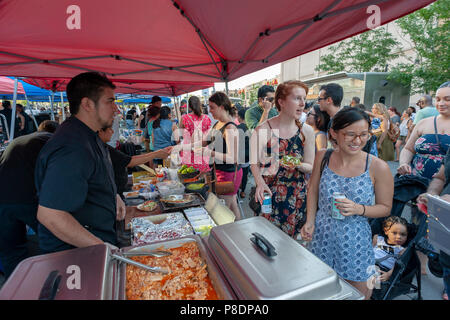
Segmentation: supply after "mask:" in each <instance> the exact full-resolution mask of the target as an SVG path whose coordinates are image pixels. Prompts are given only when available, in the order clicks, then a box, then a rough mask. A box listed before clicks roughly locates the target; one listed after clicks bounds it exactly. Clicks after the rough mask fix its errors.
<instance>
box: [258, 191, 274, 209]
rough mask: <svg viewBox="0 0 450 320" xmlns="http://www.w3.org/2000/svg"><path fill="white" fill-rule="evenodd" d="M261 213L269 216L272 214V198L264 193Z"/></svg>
mask: <svg viewBox="0 0 450 320" xmlns="http://www.w3.org/2000/svg"><path fill="white" fill-rule="evenodd" d="M261 213H264V214H271V213H272V197H271V195H270V194H268V193H266V192H264V199H263V203H262V206H261Z"/></svg>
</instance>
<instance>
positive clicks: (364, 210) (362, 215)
mask: <svg viewBox="0 0 450 320" xmlns="http://www.w3.org/2000/svg"><path fill="white" fill-rule="evenodd" d="M362 206H363V213H362V214H360V216H361V217H364V215H365V214H366V206H365V205H363V204H362Z"/></svg>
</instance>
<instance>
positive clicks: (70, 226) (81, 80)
mask: <svg viewBox="0 0 450 320" xmlns="http://www.w3.org/2000/svg"><path fill="white" fill-rule="evenodd" d="M114 89H115V86H114V84H113V83H112V82H111V81H110V80H108V79H107V78H106V77H105V76H103V75H101V74H99V73H97V72H86V73H82V74H79V75H77V76H76V77H74V78H73V79H72V80H71V81H70V82H69V84H68V85H67V99H68V100H69V106H70V113H71V117H70V118H68V119H67V120H66V121H64V122H63V123H62V124H61V125H60V127H59V129H58V130H57V131H56V132H55V134H54V135H53V137H52V139H50V140H49V141H48V142H47V144H46V145H45V146H44V147H43V148H42V150H41V152H40V154H39V157H38V159H37V162H36V170H35V181H36V189H37V192H38V198H39V206H38V211H37V219H38V221H39V226H38V235H39V246H40V248H41V250H42V251H43V252H44V253H50V252H56V251H61V250H67V249H72V248H76V247H88V246H92V245H97V244H103V243H110V244H112V245H115V244H116V243H117V236H116V219H117V220H122V219H123V218H124V216H125V210H124V209H125V208H124V206H123V202H122V200H121V199H120V197H118V195H117V192H116V184H115V183H114V172H113V167H112V164H111V159H110V157H109V153H108V150H107V148H106V146H105V145H104V143H103V142H102V141H101V140H100V138H99V137H98V134H97V132H98V131H99V130H100V129H101V128H104V127H107V126H111V125H112V123H113V120H114V116H115V114H116V113H117V112H118V109H117V106H116V104H115V102H114V101H115V97H114Z"/></svg>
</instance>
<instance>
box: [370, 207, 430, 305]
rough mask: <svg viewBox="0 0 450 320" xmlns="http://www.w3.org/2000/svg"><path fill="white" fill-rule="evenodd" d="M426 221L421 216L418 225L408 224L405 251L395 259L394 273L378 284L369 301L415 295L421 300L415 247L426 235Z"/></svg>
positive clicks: (419, 276) (419, 275) (417, 258)
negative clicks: (414, 282)
mask: <svg viewBox="0 0 450 320" xmlns="http://www.w3.org/2000/svg"><path fill="white" fill-rule="evenodd" d="M426 220H427V217H426V215H424V214H422V215H421V217H420V218H419V225H415V224H412V223H409V224H408V239H407V242H406V249H405V251H404V252H403V254H402V255H400V256H399V257H398V258H397V259H396V262H395V266H394V271H393V272H392V275H391V277H390V278H389V280H388V281H386V282H382V283H380V286H379V288H374V290H373V293H372V297H371V299H373V300H392V299H394V298H396V297H398V296H400V295H404V294H410V293H417V300H422V294H421V267H420V260H419V257H418V256H417V249H418V246H417V245H418V243H419V241H420V240H421V239H422V238H423V237H424V236H425V235H426V232H427V224H426ZM378 262H379V261H378ZM375 264H377V262H375ZM414 277H416V283H417V284H416V285H414V284H413V283H412V282H413V280H414Z"/></svg>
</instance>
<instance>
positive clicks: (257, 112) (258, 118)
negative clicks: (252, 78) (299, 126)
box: [245, 85, 278, 130]
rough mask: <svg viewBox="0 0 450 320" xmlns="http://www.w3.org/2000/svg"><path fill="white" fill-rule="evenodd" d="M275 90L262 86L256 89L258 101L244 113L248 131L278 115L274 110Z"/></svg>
mask: <svg viewBox="0 0 450 320" xmlns="http://www.w3.org/2000/svg"><path fill="white" fill-rule="evenodd" d="M274 104H275V89H274V88H273V87H272V86H268V85H263V86H262V87H260V88H259V89H258V101H257V102H255V103H253V104H252V105H251V106H250V108H249V109H248V110H247V111H246V112H245V123H246V124H247V127H248V129H250V130H253V129H255V128H256V127H257V126H258V125H260V124H261V123H263V122H264V121H266V120H267V119H270V118H272V117H275V116H276V115H278V111H277V109H276V108H274V107H273V106H274Z"/></svg>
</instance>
